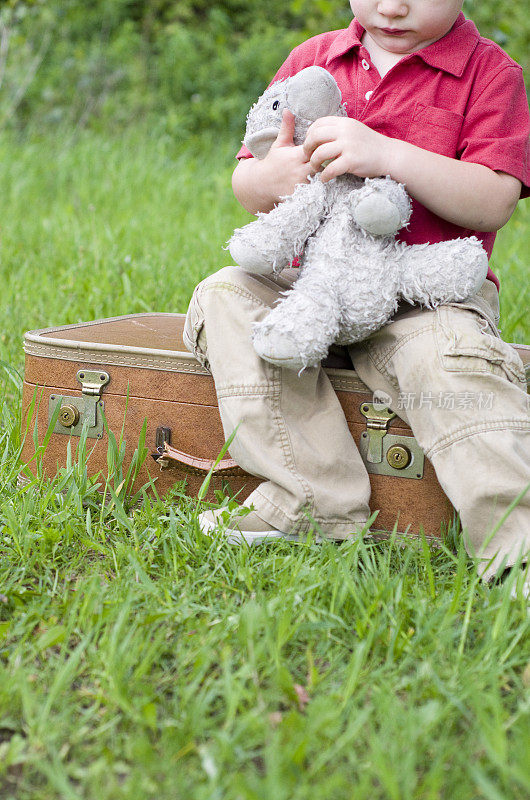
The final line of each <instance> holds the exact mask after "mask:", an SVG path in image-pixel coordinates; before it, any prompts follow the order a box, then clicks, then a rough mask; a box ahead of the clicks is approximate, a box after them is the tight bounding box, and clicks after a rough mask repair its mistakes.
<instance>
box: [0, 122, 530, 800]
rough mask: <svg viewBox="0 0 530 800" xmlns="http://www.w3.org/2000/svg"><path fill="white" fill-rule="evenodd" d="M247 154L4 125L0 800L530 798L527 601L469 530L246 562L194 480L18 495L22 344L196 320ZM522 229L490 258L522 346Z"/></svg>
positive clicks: (518, 219) (64, 480) (290, 549)
mask: <svg viewBox="0 0 530 800" xmlns="http://www.w3.org/2000/svg"><path fill="white" fill-rule="evenodd" d="M214 145H215V150H214ZM214 152H215V156H214V155H213V153H214ZM231 155H232V151H231V148H230V147H229V146H228V145H227V144H225V143H221V144H219V143H213V142H208V141H206V140H203V141H200V142H196V143H194V145H193V146H190V145H188V146H187V147H183V146H179V144H178V143H176V142H174V141H172V140H170V139H168V138H164V137H159V136H157V135H156V133H152V134H149V133H147V132H142V131H140V130H131V131H130V132H128V133H127V134H125V135H124V136H121V137H120V138H109V137H103V136H98V135H96V134H93V133H81V134H79V135H77V136H75V137H70V138H68V137H67V136H65V135H62V136H60V137H58V138H56V139H51V138H48V137H46V138H43V139H42V140H37V139H33V140H28V141H23V142H19V143H16V142H14V141H13V140H12V139H9V138H7V137H4V138H2V139H0V158H1V161H2V164H3V177H2V186H3V191H2V193H1V194H0V224H1V232H0V233H1V250H0V275H1V281H2V293H1V296H0V308H1V319H2V323H3V324H2V330H1V332H0V340H1V341H0V360H1V361H2V362H3V365H1V364H0V376H2V377H0V401H1V400H3V403H2V404H1V409H0V798H2V800H6V799H7V798H9V799H10V800H11V799H12V800H55V799H56V798H57V800H58V799H59V798H61V800H62V799H63V798H65V799H68V800H77V798H83V800H84V799H85V798H86V800H93V798H98V800H114V799H115V798H116V800H117V799H118V798H119V799H120V800H121V798H126V800H136V798H138V800H146V798H147V799H148V800H152V798H156V799H157V800H166V798H167V800H174V798H178V799H179V800H180V798H193V800H203V799H204V800H216V798H223V800H224V798H227V800H239V799H241V800H247V798H248V800H306V798H313V797H319V798H326V799H327V798H333V800H335V799H337V800H342V799H343V798H344V800H346V798H355V799H356V800H364V799H365V798H366V800H379V798H380V799H381V800H388V798H390V800H409V798H410V799H411V800H412V799H413V800H439V799H440V798H443V800H445V799H446V798H447V800H453V798H456V799H457V800H475V798H484V800H500V799H504V798H507V799H509V800H512V798H513V800H523V798H526V797H528V795H529V793H530V767H529V760H528V752H527V751H528V741H529V739H530V714H529V710H530V698H529V687H530V648H529V639H528V616H527V610H526V606H525V604H524V601H522V600H521V599H519V600H518V601H512V600H510V597H509V590H510V584H508V585H507V586H503V587H493V588H486V587H484V586H482V585H481V584H479V583H478V580H477V576H476V572H475V570H474V567H473V565H472V564H471V563H470V562H469V560H468V559H467V556H466V554H465V552H464V550H463V548H462V545H461V543H460V542H459V541H458V537H457V536H456V535H455V536H452V537H448V538H447V540H446V545H445V546H444V547H443V548H442V549H441V550H440V551H437V552H431V553H429V551H428V550H427V549H426V548H422V547H421V545H414V544H412V543H410V544H408V545H407V546H405V547H402V546H400V545H399V544H397V543H396V542H385V543H362V542H348V543H345V544H343V545H341V546H336V545H334V544H331V543H324V544H323V545H316V544H314V543H313V541H312V540H311V538H309V539H308V540H307V541H306V542H301V543H299V544H293V543H282V542H279V543H275V544H273V545H269V546H266V547H264V548H262V549H256V550H255V551H252V550H249V549H248V548H237V547H234V546H229V547H227V546H223V544H222V542H221V541H218V540H217V541H213V542H212V541H211V540H210V539H207V538H206V537H203V536H202V535H201V534H200V532H199V531H198V530H197V527H196V523H195V519H196V506H195V504H194V502H193V501H191V500H189V499H187V498H186V497H184V496H182V494H181V493H180V490H179V488H178V487H177V488H176V489H175V491H174V492H173V495H172V497H171V498H169V499H166V500H165V501H164V502H162V501H160V500H148V499H145V501H144V503H143V505H142V506H141V508H140V510H137V511H131V510H128V506H127V504H125V503H124V498H123V493H118V495H115V496H114V497H112V498H111V499H110V502H108V503H107V504H106V505H102V504H101V502H100V498H99V495H98V492H97V489H96V486H95V485H94V481H93V480H91V479H89V478H88V477H87V475H86V471H85V468H84V464H83V462H82V461H81V463H80V464H77V465H68V466H67V468H66V469H65V470H64V471H63V473H62V474H61V475H59V476H58V478H57V480H56V481H54V482H51V483H50V482H40V483H38V484H37V485H34V486H33V487H31V488H30V490H23V491H17V489H16V475H17V471H18V466H19V465H18V461H17V451H18V447H19V444H20V434H19V432H18V431H19V419H18V418H19V414H20V406H19V392H18V384H19V379H18V376H17V372H16V370H18V371H19V372H20V371H21V369H22V363H23V360H22V348H21V340H22V335H23V332H24V331H25V330H27V329H30V328H38V327H45V326H47V325H51V324H61V323H64V324H66V323H70V322H75V321H78V320H86V319H90V318H94V317H101V316H110V315H116V314H122V313H131V312H135V311H146V310H159V311H170V310H177V311H184V310H185V308H186V304H187V302H188V299H189V296H190V294H191V291H192V289H193V286H194V285H195V284H196V283H197V281H198V280H200V279H201V278H202V277H203V276H205V275H206V274H208V273H209V272H212V271H213V270H214V269H216V268H217V267H218V266H222V265H223V264H226V263H228V256H227V254H226V253H225V252H224V251H222V249H221V245H222V243H223V242H224V241H225V240H226V239H227V238H228V237H229V235H230V233H231V230H232V228H233V227H234V226H235V225H237V224H241V223H242V222H244V221H245V220H246V219H247V218H248V217H247V216H246V215H245V214H244V212H242V211H241V210H240V209H238V207H237V205H236V203H235V201H234V200H233V199H232V196H231V192H230V188H229V185H230V170H231ZM528 222H529V212H528V211H527V210H526V209H524V208H523V207H521V208H520V209H519V210H518V212H517V214H516V215H515V217H514V218H513V220H512V221H511V222H510V224H509V225H508V226H507V228H506V229H505V230H504V231H502V232H501V234H500V236H499V241H498V245H497V246H496V255H495V267H496V270H497V271H498V273H499V274H500V276H501V282H502V286H503V291H502V294H501V299H502V315H503V326H502V327H503V334H504V337H505V338H506V339H509V340H514V341H527V342H529V341H530V335H529V334H530V330H529V323H528V314H527V308H528V293H527V292H528V290H527V288H526V287H527V278H526V275H527V268H526V263H525V259H526V249H525V243H526V241H527V239H528ZM525 292H526V294H525ZM7 364H9V365H10V366H9V367H8V366H7ZM514 577H515V575H514ZM512 580H513V578H512Z"/></svg>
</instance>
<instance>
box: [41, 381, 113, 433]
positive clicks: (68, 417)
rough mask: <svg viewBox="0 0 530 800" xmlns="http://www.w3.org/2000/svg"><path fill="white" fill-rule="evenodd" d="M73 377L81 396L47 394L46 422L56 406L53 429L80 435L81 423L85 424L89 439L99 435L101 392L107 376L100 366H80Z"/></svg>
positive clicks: (100, 425) (101, 431) (100, 430)
mask: <svg viewBox="0 0 530 800" xmlns="http://www.w3.org/2000/svg"><path fill="white" fill-rule="evenodd" d="M76 379H77V380H78V381H79V383H80V384H81V396H80V397H79V396H73V397H72V396H71V395H57V394H52V395H50V402H49V405H48V422H51V420H52V419H53V417H54V415H55V414H56V413H57V406H60V410H59V416H58V417H57V421H56V423H55V427H54V429H53V432H54V433H63V434H66V435H67V436H69V435H72V436H81V432H82V431H83V427H86V430H87V437H88V438H89V439H101V437H102V436H103V413H102V412H103V409H104V407H105V403H104V402H103V400H102V399H101V393H102V391H103V387H104V386H106V385H107V383H108V382H109V380H110V377H109V374H108V373H107V372H104V371H103V370H91V369H80V370H79V372H78V373H77V375H76Z"/></svg>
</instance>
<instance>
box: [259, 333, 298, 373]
mask: <svg viewBox="0 0 530 800" xmlns="http://www.w3.org/2000/svg"><path fill="white" fill-rule="evenodd" d="M252 343H253V345H254V350H255V351H256V353H257V354H258V355H259V356H260V358H263V359H264V360H265V361H268V362H269V363H270V364H274V365H275V366H277V367H287V369H296V370H300V369H303V368H304V366H305V364H304V362H303V361H302V357H301V355H300V351H299V349H298V347H297V344H296V342H295V341H294V340H293V339H291V338H290V337H289V336H288V335H286V334H282V335H281V336H280V335H277V333H276V331H269V333H265V332H264V331H261V330H259V329H257V330H255V331H254V335H253V337H252Z"/></svg>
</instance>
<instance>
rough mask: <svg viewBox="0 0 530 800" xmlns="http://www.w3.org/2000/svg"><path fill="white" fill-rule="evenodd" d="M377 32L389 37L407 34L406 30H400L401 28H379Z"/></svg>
mask: <svg viewBox="0 0 530 800" xmlns="http://www.w3.org/2000/svg"><path fill="white" fill-rule="evenodd" d="M379 30H381V31H383V33H386V34H388V35H389V36H403V34H404V33H408V32H409V31H408V30H401V28H380V29H379Z"/></svg>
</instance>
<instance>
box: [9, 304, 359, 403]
mask: <svg viewBox="0 0 530 800" xmlns="http://www.w3.org/2000/svg"><path fill="white" fill-rule="evenodd" d="M185 318H186V317H185V315H184V314H176V313H162V312H161V313H143V314H127V315H125V316H120V317H108V318H106V319H98V320H92V321H90V322H79V323H76V324H74V325H62V326H56V327H52V328H42V329H40V330H34V331H28V332H27V333H26V334H25V335H24V352H25V353H26V356H30V357H31V356H37V357H39V358H52V359H59V360H63V361H80V362H83V363H90V364H102V365H103V364H108V365H109V366H112V365H114V366H120V367H139V368H142V369H151V370H163V371H168V372H187V373H193V374H196V375H210V372H209V371H208V370H207V369H205V368H204V367H203V366H202V365H201V364H199V362H198V361H197V359H196V358H195V356H194V355H192V353H189V352H188V351H187V350H186V349H185V348H184V344H183V338H182V335H183V331H184V321H185ZM326 371H327V373H328V375H329V376H330V378H331V380H332V383H333V385H334V387H335V389H337V390H339V391H340V390H342V391H350V392H351V391H353V392H360V391H364V392H366V391H368V389H367V387H366V385H365V384H364V383H363V382H362V381H361V380H360V379H359V378H358V376H357V374H356V372H355V370H354V369H353V368H352V367H351V366H350V367H348V366H347V365H346V364H345V363H344V364H342V363H341V360H340V359H337V357H336V356H335V357H334V358H333V359H331V360H330V366H329V367H327V369H326Z"/></svg>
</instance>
